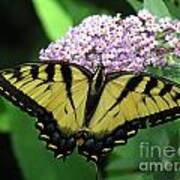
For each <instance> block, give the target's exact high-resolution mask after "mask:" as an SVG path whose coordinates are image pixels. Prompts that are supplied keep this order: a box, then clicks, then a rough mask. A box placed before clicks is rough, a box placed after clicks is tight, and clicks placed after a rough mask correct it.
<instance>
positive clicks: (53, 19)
mask: <svg viewBox="0 0 180 180" xmlns="http://www.w3.org/2000/svg"><path fill="white" fill-rule="evenodd" d="M33 3H34V7H35V9H36V12H37V14H38V16H39V18H40V20H41V22H42V25H43V26H44V29H45V31H46V33H47V35H48V37H49V38H50V39H51V40H56V39H58V38H59V37H61V36H63V35H64V34H65V33H66V32H67V30H68V29H69V27H70V26H72V20H71V18H70V16H69V15H68V14H67V13H66V11H65V10H64V9H63V8H62V7H61V5H60V3H58V1H57V0H50V1H44V0H33Z"/></svg>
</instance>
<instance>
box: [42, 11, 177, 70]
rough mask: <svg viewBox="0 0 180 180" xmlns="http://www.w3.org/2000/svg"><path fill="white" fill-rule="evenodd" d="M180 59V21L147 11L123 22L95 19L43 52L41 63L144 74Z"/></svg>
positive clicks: (88, 19)
mask: <svg viewBox="0 0 180 180" xmlns="http://www.w3.org/2000/svg"><path fill="white" fill-rule="evenodd" d="M174 57H176V58H179V57H180V21H178V20H172V19H170V18H168V17H165V18H161V19H157V18H156V17H155V16H153V15H152V14H151V13H149V12H148V11H147V10H141V11H139V13H138V14H137V16H135V15H131V16H128V17H126V18H124V19H122V18H121V17H120V15H119V14H118V15H117V16H115V17H112V16H108V15H101V16H99V15H94V16H90V17H88V18H86V19H84V20H83V21H82V23H81V24H79V25H78V26H75V27H73V28H71V29H70V30H69V32H67V34H66V35H65V37H63V38H61V39H58V40H57V41H56V42H52V43H51V44H49V46H48V47H47V48H46V49H42V50H41V51H40V56H39V58H40V60H42V61H46V60H48V61H50V60H52V61H65V62H69V63H75V64H78V65H81V66H83V67H86V68H88V69H89V70H90V71H92V72H94V71H95V70H96V68H97V66H102V65H103V66H104V67H105V70H106V72H112V71H113V72H114V71H133V72H142V71H145V70H146V69H147V67H148V66H150V65H152V66H156V67H157V66H160V67H162V66H164V65H165V64H167V63H168V60H169V59H172V58H174Z"/></svg>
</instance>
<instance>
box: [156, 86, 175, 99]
mask: <svg viewBox="0 0 180 180" xmlns="http://www.w3.org/2000/svg"><path fill="white" fill-rule="evenodd" d="M172 88H173V85H172V84H165V85H164V87H163V88H162V89H161V91H160V92H159V95H160V96H164V95H165V94H166V93H170V92H171V90H172Z"/></svg>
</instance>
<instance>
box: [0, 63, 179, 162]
mask: <svg viewBox="0 0 180 180" xmlns="http://www.w3.org/2000/svg"><path fill="white" fill-rule="evenodd" d="M0 94H1V96H3V97H5V98H6V99H8V100H9V101H11V102H12V103H13V104H14V105H16V106H18V107H20V108H21V109H22V110H23V111H25V112H27V113H28V114H29V115H31V116H33V117H36V119H37V122H36V127H37V128H38V129H39V130H40V139H43V140H45V141H46V142H47V147H48V149H51V150H53V152H54V155H55V156H56V157H57V158H61V157H66V156H68V155H69V154H71V153H72V152H73V150H74V148H76V147H77V149H78V152H79V154H81V155H83V156H85V157H87V159H88V160H92V161H94V162H98V161H99V159H101V158H102V157H104V156H106V155H107V154H108V153H110V152H111V151H112V150H113V148H114V147H115V146H116V145H123V144H126V143H127V140H128V138H130V137H132V136H134V135H136V134H137V132H138V130H139V129H144V128H147V127H153V126H156V125H159V124H162V123H165V122H168V121H170V120H174V119H176V118H177V117H180V85H179V84H177V83H174V82H171V81H169V80H167V79H164V78H160V77H156V76H154V75H150V74H148V73H139V74H135V73H132V72H121V71H120V72H112V73H106V72H105V68H104V67H102V66H99V67H97V69H96V71H95V72H94V73H93V72H91V71H90V70H88V69H86V68H85V67H82V66H79V65H75V64H70V63H69V64H68V63H60V62H58V63H57V62H42V63H30V64H22V65H19V66H16V67H14V68H9V69H5V70H1V71H0Z"/></svg>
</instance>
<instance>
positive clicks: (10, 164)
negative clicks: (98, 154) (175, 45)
mask: <svg viewBox="0 0 180 180" xmlns="http://www.w3.org/2000/svg"><path fill="white" fill-rule="evenodd" d="M143 7H145V8H147V9H149V10H150V11H151V12H152V13H154V14H156V15H157V16H158V17H162V16H170V17H172V18H180V2H179V0H164V1H163V0H144V1H143V0H111V1H104V0H14V1H10V0H1V1H0V23H1V24H0V32H1V33H0V68H5V67H10V66H13V65H15V64H19V63H22V62H32V61H38V53H39V50H40V49H41V48H43V47H46V46H47V45H48V43H49V42H50V41H52V40H55V39H57V38H59V37H61V36H63V35H64V34H65V32H66V31H67V30H68V28H69V27H70V26H74V25H76V24H78V23H80V22H81V20H82V19H83V18H84V17H87V16H89V15H92V14H111V15H114V14H116V13H121V14H122V16H123V17H125V16H127V15H129V14H136V12H137V11H138V10H139V9H141V8H143ZM178 73H179V70H177V71H176V69H174V70H173V71H172V69H166V70H164V71H162V72H161V74H163V75H165V76H167V77H169V78H171V79H173V80H175V81H177V82H180V76H178ZM34 123H35V121H34V119H33V118H31V117H29V116H28V115H26V114H25V113H23V112H21V111H20V110H19V109H18V108H16V107H14V106H13V105H11V104H10V103H9V102H7V101H6V100H5V99H3V98H1V99H0V179H1V180H6V179H11V180H21V179H22V180H59V179H62V180H71V179H79V180H85V179H86V180H93V179H95V178H96V169H95V166H94V164H93V163H91V162H87V161H86V160H85V159H84V158H82V157H81V156H79V155H78V154H76V153H74V154H73V155H72V156H70V157H68V158H67V159H66V161H65V162H63V161H62V160H55V159H54V157H53V154H52V153H51V152H49V151H47V150H46V148H45V144H44V143H43V142H42V141H39V140H38V131H36V130H35V128H34ZM179 127H180V122H178V121H175V122H173V123H168V124H166V125H163V126H159V127H156V128H153V129H148V130H142V131H141V133H139V134H138V135H137V136H136V137H134V138H132V139H130V140H129V143H128V144H127V145H126V146H121V147H118V148H115V150H114V151H113V153H112V155H111V156H110V157H109V159H108V162H107V164H106V165H105V166H104V170H105V176H106V179H108V180H109V179H110V180H119V179H120V180H128V179H130V178H133V179H134V180H161V179H162V180H165V179H167V180H169V179H170V180H178V179H180V173H179V172H178V171H177V172H175V171H171V172H165V171H164V172H140V171H139V169H138V166H139V163H140V162H142V161H144V159H142V158H141V157H140V152H139V151H140V150H139V146H140V143H141V142H148V143H150V144H152V145H159V146H160V147H161V148H162V149H163V148H164V147H167V146H168V145H171V146H173V147H175V148H176V149H177V148H178V147H179V145H180V143H179V140H180V137H179V135H180V131H179ZM152 160H153V161H156V160H158V161H161V162H163V161H167V160H168V161H170V162H177V161H180V159H179V156H173V158H170V159H164V158H163V157H162V158H160V159H159V157H158V156H157V157H154V158H153V159H148V161H152ZM146 161H147V159H146Z"/></svg>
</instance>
